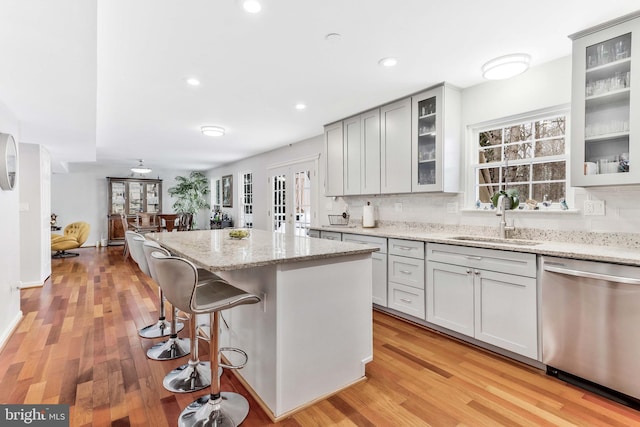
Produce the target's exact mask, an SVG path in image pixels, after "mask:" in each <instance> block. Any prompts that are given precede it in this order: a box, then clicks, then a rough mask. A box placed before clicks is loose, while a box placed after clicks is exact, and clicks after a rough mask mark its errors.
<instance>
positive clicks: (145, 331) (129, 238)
mask: <svg viewBox="0 0 640 427" xmlns="http://www.w3.org/2000/svg"><path fill="white" fill-rule="evenodd" d="M124 237H125V240H126V243H127V246H128V248H129V254H130V255H131V258H133V260H134V261H135V262H136V264H138V267H140V263H141V258H144V253H143V252H142V251H139V252H136V253H134V251H133V250H132V247H131V246H132V245H133V244H134V243H133V239H134V238H136V237H137V238H141V239H142V240H144V236H143V235H142V234H139V233H136V232H135V231H125V233H124ZM145 262H146V259H145ZM143 273H145V272H144V271H143ZM145 274H146V275H147V276H148V275H149V274H148V273H145ZM158 297H159V299H160V307H158V313H159V315H158V321H157V322H156V323H153V324H151V325H147V326H145V327H143V328H141V329H139V330H138V335H140V336H141V337H142V338H147V339H153V338H162V337H167V336H169V335H171V334H172V331H173V329H171V323H169V322H168V321H167V319H166V316H165V307H164V295H163V293H162V288H161V287H160V286H158ZM183 328H184V324H183V323H182V322H177V323H176V331H175V332H176V333H178V332H180V331H181V330H182V329H183Z"/></svg>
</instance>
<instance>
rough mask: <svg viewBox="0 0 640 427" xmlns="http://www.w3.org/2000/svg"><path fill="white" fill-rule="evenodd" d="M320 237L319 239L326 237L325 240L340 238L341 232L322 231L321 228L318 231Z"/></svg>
mask: <svg viewBox="0 0 640 427" xmlns="http://www.w3.org/2000/svg"><path fill="white" fill-rule="evenodd" d="M320 238H321V239H327V240H338V241H340V240H342V233H338V232H337V231H324V230H322V231H321V232H320Z"/></svg>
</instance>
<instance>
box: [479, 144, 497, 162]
mask: <svg viewBox="0 0 640 427" xmlns="http://www.w3.org/2000/svg"><path fill="white" fill-rule="evenodd" d="M501 156H502V148H500V147H496V148H487V149H486V150H480V157H479V159H478V163H491V162H499V161H501V160H502V159H501V158H500V157H501Z"/></svg>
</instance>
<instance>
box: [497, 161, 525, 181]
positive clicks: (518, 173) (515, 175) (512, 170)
mask: <svg viewBox="0 0 640 427" xmlns="http://www.w3.org/2000/svg"><path fill="white" fill-rule="evenodd" d="M522 181H529V165H518V166H509V167H508V168H506V171H505V177H504V178H503V182H522Z"/></svg>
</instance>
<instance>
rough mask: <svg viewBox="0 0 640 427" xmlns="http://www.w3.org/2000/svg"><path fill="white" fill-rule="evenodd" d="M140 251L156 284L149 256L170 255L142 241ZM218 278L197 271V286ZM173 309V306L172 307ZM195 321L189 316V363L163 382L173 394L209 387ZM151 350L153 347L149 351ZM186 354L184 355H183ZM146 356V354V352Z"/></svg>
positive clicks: (220, 373) (204, 271)
mask: <svg viewBox="0 0 640 427" xmlns="http://www.w3.org/2000/svg"><path fill="white" fill-rule="evenodd" d="M142 250H143V252H144V255H145V257H146V259H147V262H148V265H149V271H150V273H151V277H152V278H153V280H155V281H156V282H157V283H158V284H159V283H160V282H159V279H158V275H157V273H156V271H155V268H154V264H153V263H152V262H151V254H152V253H154V252H158V253H161V254H163V255H164V256H167V257H168V256H170V255H171V254H170V253H169V251H167V250H166V249H164V248H162V247H161V246H160V245H159V244H157V243H156V242H152V241H148V240H146V241H144V242H143V244H142ZM218 279H219V277H218V276H216V275H215V274H213V273H211V272H209V271H207V270H202V269H198V286H200V285H203V284H205V283H210V282H215V281H216V280H218ZM161 287H162V286H161ZM174 307H175V306H174ZM196 330H197V319H196V316H195V315H190V316H189V335H190V337H189V339H188V340H186V342H188V344H189V351H188V353H190V354H191V357H190V358H189V361H188V362H187V363H185V364H184V365H182V366H179V367H177V368H176V369H174V370H172V371H171V372H169V373H168V374H167V375H166V376H165V378H164V380H163V385H164V387H165V388H166V389H167V390H169V391H172V392H174V393H190V392H193V391H198V390H202V389H204V388H206V387H209V386H210V385H211V367H210V364H209V362H208V361H204V362H203V361H200V359H199V358H198V337H197V333H196ZM151 350H153V347H152V348H151V349H150V350H149V351H151ZM185 354H186V353H185ZM147 355H148V352H147ZM218 375H222V368H220V369H219V370H218Z"/></svg>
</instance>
